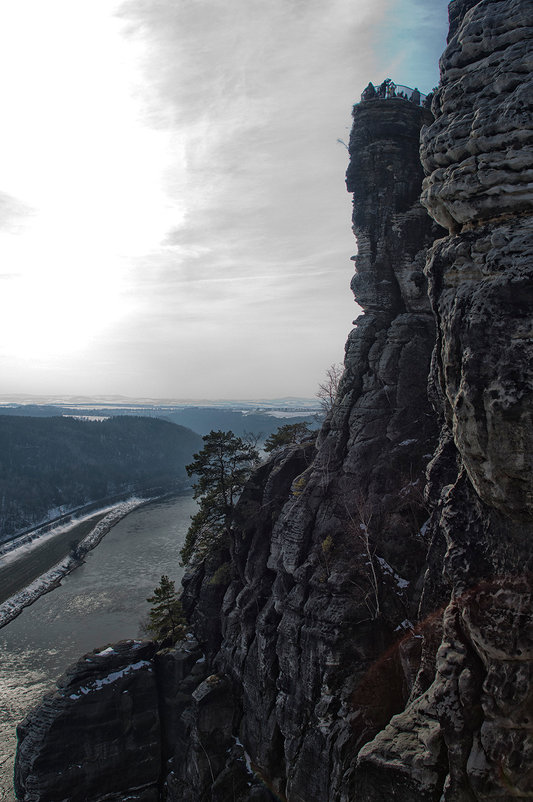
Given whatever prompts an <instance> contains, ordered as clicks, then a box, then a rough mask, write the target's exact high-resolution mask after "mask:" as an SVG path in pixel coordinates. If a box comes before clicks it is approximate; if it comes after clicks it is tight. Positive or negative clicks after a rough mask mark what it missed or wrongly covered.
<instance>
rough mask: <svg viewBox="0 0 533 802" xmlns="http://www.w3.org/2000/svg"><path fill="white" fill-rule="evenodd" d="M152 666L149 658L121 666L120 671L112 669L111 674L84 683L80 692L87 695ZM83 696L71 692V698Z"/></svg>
mask: <svg viewBox="0 0 533 802" xmlns="http://www.w3.org/2000/svg"><path fill="white" fill-rule="evenodd" d="M146 667H150V668H152V667H153V666H152V664H151V663H150V661H149V660H139V662H138V663H130V665H129V666H126V667H125V668H121V669H120V671H112V672H111V674H108V675H107V677H102V679H95V680H94V682H91V683H89V684H87V685H83V686H82V687H81V688H79V691H80V693H82V694H83V695H84V696H87V694H88V693H93V691H99V690H100V688H103V687H104V685H111V683H112V682H116V681H117V679H121V678H122V677H125V676H126V675H127V674H131V673H132V672H133V671H138V670H139V669H140V668H146ZM80 698H81V697H80V696H79V695H78V696H77V695H76V694H71V695H70V699H80Z"/></svg>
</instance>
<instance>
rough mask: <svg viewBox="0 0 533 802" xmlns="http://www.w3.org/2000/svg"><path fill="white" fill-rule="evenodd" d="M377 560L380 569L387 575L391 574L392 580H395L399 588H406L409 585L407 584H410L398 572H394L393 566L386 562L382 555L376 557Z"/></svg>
mask: <svg viewBox="0 0 533 802" xmlns="http://www.w3.org/2000/svg"><path fill="white" fill-rule="evenodd" d="M377 561H378V563H379V564H380V566H381V568H382V570H383V571H384V573H386V574H388V575H389V576H391V577H392V578H393V579H394V581H395V582H396V585H397V586H398V587H399V588H401V589H402V590H403V589H404V588H408V587H409V584H410V583H409V580H407V579H402V577H401V576H400V575H399V574H397V573H396V571H395V570H394V568H393V567H392V566H390V565H389V564H388V562H387V560H384V559H383V557H378V558H377Z"/></svg>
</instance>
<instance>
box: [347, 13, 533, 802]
mask: <svg viewBox="0 0 533 802" xmlns="http://www.w3.org/2000/svg"><path fill="white" fill-rule="evenodd" d="M450 23H451V25H450V36H449V40H448V47H447V49H446V51H445V53H444V55H443V57H442V59H441V74H442V78H441V83H440V87H439V89H438V91H437V93H436V95H435V98H434V101H433V112H434V114H435V118H436V119H435V122H434V123H433V124H432V125H431V126H430V127H429V128H427V129H425V130H424V131H423V133H422V151H421V152H422V162H423V164H424V167H425V169H426V171H427V174H428V175H427V178H426V179H425V181H424V190H423V194H422V202H423V203H424V205H425V206H426V207H427V208H428V210H429V211H430V213H431V214H432V215H433V217H435V219H436V220H438V221H439V222H440V223H441V224H442V225H443V226H445V227H446V228H447V229H448V231H449V235H448V236H447V237H445V238H443V239H441V240H440V241H438V242H437V243H436V244H435V246H434V248H433V249H432V251H431V253H430V255H429V259H428V264H427V275H428V277H429V288H430V298H431V302H432V306H433V309H434V312H435V316H436V321H437V341H436V348H435V358H434V361H433V369H432V376H431V381H432V386H433V388H434V392H435V396H436V398H437V400H438V404H439V407H440V410H441V414H442V418H443V425H442V429H441V434H440V442H439V447H438V449H437V452H436V456H435V458H434V460H433V462H432V465H431V470H430V474H429V479H430V484H429V487H430V490H431V492H432V495H433V501H434V503H435V504H436V510H435V512H434V514H433V518H432V523H431V530H432V532H433V542H432V546H431V550H430V564H429V571H428V576H427V580H426V588H425V599H423V605H422V607H423V609H424V608H425V613H426V614H429V613H430V611H431V610H432V608H434V606H435V605H434V604H432V603H431V601H433V600H434V599H435V595H436V590H437V591H438V590H439V589H440V593H441V596H442V592H443V591H444V592H445V596H446V597H447V599H448V601H447V604H446V605H445V609H444V613H443V616H442V618H441V616H437V617H436V618H435V617H433V619H432V621H430V622H428V625H427V626H426V633H427V635H428V637H427V639H426V640H427V643H428V644H430V643H431V641H432V640H433V642H435V641H440V646H439V649H438V652H437V655H436V660H435V659H434V657H433V654H434V651H433V650H432V649H430V648H426V652H425V658H424V661H423V666H422V670H421V673H420V682H419V684H418V691H421V690H423V689H424V687H425V686H427V683H428V681H429V687H427V690H426V691H425V692H424V693H419V695H418V696H417V695H416V694H415V698H413V701H412V703H411V705H410V706H408V708H407V710H406V712H405V713H403V714H402V715H400V716H397V717H395V718H394V719H393V720H392V723H391V725H390V726H389V727H388V728H386V729H385V731H384V732H382V733H381V734H380V735H378V737H377V738H376V739H375V740H374V742H372V743H370V744H368V745H367V746H366V747H365V748H364V749H363V750H362V753H361V755H360V761H359V771H358V792H359V793H358V795H357V796H356V798H357V799H362V800H378V799H379V800H381V799H383V798H384V797H383V794H389V795H390V796H391V797H392V798H394V799H397V800H414V799H417V800H422V799H427V800H448V802H458V801H460V802H463V800H465V802H466V800H468V801H469V802H471V801H472V800H488V799H494V800H496V799H497V800H508V799H515V798H521V799H524V798H527V799H531V798H533V748H532V736H531V732H532V730H531V727H532V722H533V682H532V677H533V635H532V633H533V617H532V589H533V585H532V569H533V472H532V462H531V460H532V454H533V427H532V417H533V348H532V334H533V329H532V322H533V260H532V242H533V224H532V218H531V211H532V206H533V203H532V200H533V191H532V184H531V176H532V175H533V171H532V168H533V157H532V150H531V144H532V141H533V135H532V127H531V120H532V111H533V80H532V77H531V57H532V44H533V6H532V4H531V2H529V0H481V2H477V3H476V2H471V1H468V0H455V2H452V3H451V4H450ZM432 554H433V555H438V554H440V555H442V557H443V564H442V565H441V564H439V563H438V562H437V561H436V560H435V559H433V560H432V559H431V555H432ZM447 588H449V590H447ZM437 595H438V592H437ZM431 631H433V639H431V638H430V637H429V634H430V632H431Z"/></svg>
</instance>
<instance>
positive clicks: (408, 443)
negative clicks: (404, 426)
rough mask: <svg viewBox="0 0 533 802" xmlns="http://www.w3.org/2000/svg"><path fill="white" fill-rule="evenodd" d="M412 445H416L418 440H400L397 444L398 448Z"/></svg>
mask: <svg viewBox="0 0 533 802" xmlns="http://www.w3.org/2000/svg"><path fill="white" fill-rule="evenodd" d="M413 443H418V440H417V439H416V438H415V439H414V440H402V442H401V443H398V445H400V446H410V445H412V444H413Z"/></svg>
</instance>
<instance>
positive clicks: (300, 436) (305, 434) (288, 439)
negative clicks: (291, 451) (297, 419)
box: [265, 422, 317, 452]
mask: <svg viewBox="0 0 533 802" xmlns="http://www.w3.org/2000/svg"><path fill="white" fill-rule="evenodd" d="M316 434H317V433H316V431H313V430H311V429H310V428H309V424H308V423H305V422H304V423H287V424H285V426H280V427H279V429H278V430H277V432H274V434H271V435H270V437H268V438H267V439H266V440H265V451H269V452H270V451H277V449H278V448H283V447H284V446H287V445H291V444H292V443H303V442H304V441H305V440H310V439H311V438H312V437H316Z"/></svg>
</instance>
